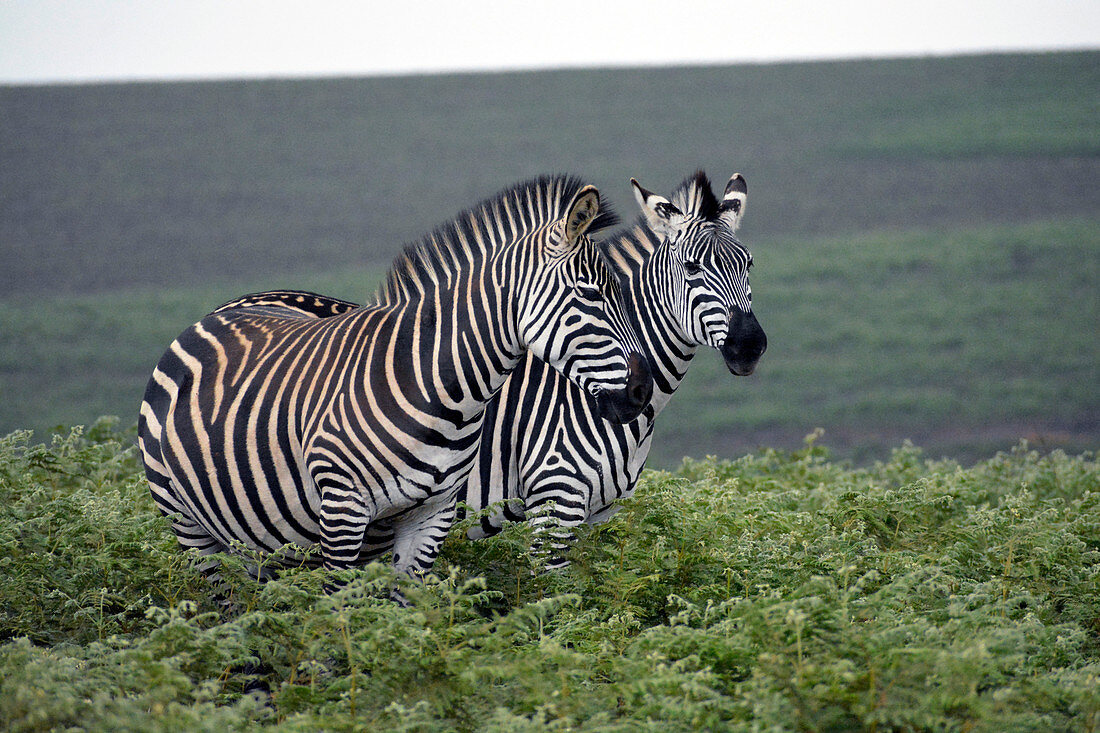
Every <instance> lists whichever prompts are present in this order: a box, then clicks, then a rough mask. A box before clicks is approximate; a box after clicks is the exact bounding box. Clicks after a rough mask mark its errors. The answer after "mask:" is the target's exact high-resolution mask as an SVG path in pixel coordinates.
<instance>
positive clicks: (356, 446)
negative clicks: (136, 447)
mask: <svg viewBox="0 0 1100 733" xmlns="http://www.w3.org/2000/svg"><path fill="white" fill-rule="evenodd" d="M600 209H601V202H600V200H599V194H598V192H596V190H595V189H594V188H593V187H591V186H582V185H581V184H580V182H579V181H577V180H576V179H573V178H569V177H552V178H550V177H547V178H541V179H538V180H535V181H530V182H527V183H524V184H520V185H518V186H515V187H513V188H510V189H508V190H505V191H503V192H502V193H501V194H499V195H498V196H496V197H494V198H492V199H489V200H487V201H485V202H483V203H482V204H480V205H478V206H476V207H474V208H472V209H470V210H468V211H466V212H464V213H463V214H461V215H460V216H459V217H457V218H456V219H454V220H453V221H452V222H450V223H449V224H447V225H445V226H443V227H440V228H438V229H437V230H436V231H434V232H433V233H432V234H430V235H428V236H427V237H425V238H424V239H423V240H422V241H420V242H419V243H417V244H415V245H413V246H411V247H409V248H408V249H407V250H406V251H405V253H404V254H403V255H402V256H401V257H399V258H398V260H397V261H396V262H395V263H394V266H393V268H392V269H391V271H390V274H389V276H388V278H387V280H386V283H385V285H384V286H383V297H382V298H381V299H380V302H379V303H375V304H371V305H366V306H362V307H350V305H351V304H346V303H345V304H344V305H341V301H334V300H332V299H325V298H322V297H321V296H312V295H309V297H306V296H307V294H302V293H286V292H284V293H281V294H279V293H277V294H274V295H272V296H271V297H270V298H267V299H266V300H265V298H264V297H263V296H262V295H261V296H259V297H256V296H247V297H246V298H244V299H238V300H237V301H234V302H231V303H228V304H226V305H225V306H223V307H222V308H219V309H217V310H216V311H215V312H213V313H211V314H210V315H208V316H207V317H205V318H203V319H202V320H201V321H200V322H198V323H196V324H194V325H192V326H191V327H189V328H188V329H186V330H185V331H184V332H183V333H182V334H181V335H180V336H179V337H178V338H177V339H176V340H175V341H174V342H173V343H172V344H171V346H170V347H169V348H168V350H167V351H166V352H165V354H164V356H163V357H161V359H160V362H159V363H158V364H157V366H156V368H155V369H154V372H153V376H152V378H151V379H150V381H149V384H148V387H147V389H146V393H145V399H144V401H143V403H142V406H141V412H140V417H139V426H138V427H139V444H140V447H141V451H142V457H143V461H144V464H145V470H146V476H147V478H148V480H149V484H150V489H151V491H152V494H153V498H154V500H155V501H156V503H157V505H158V507H159V508H160V509H161V510H162V511H163V512H165V513H166V514H169V515H171V516H172V521H173V526H174V529H175V532H176V534H177V537H178V538H179V541H180V543H181V544H182V545H183V546H184V547H193V548H196V549H198V550H199V551H200V552H202V553H207V554H208V553H213V552H217V551H222V550H226V549H229V548H230V547H231V545H233V544H234V543H242V544H243V545H244V546H245V547H247V548H250V549H252V550H258V551H262V552H276V551H279V550H280V548H285V547H286V546H288V545H289V546H294V547H309V546H313V545H320V556H321V559H322V560H323V562H324V564H325V566H327V567H329V568H343V567H348V566H352V565H354V564H356V563H358V562H361V561H362V560H363V559H364V554H363V552H362V545H363V538H364V535H365V533H366V532H367V530H368V527H370V526H372V525H379V526H383V527H385V531H386V532H392V533H393V546H394V564H395V566H396V567H397V568H398V569H399V570H402V571H406V572H412V573H417V572H422V571H424V570H426V569H428V568H430V567H431V565H432V563H433V561H434V558H435V555H436V553H437V552H438V549H439V545H440V543H441V542H442V540H443V538H444V536H445V535H446V533H447V530H448V529H449V527H450V524H451V522H452V520H453V517H454V514H455V501H456V498H457V494H458V492H459V490H460V488H461V487H462V486H463V484H464V480H465V478H466V475H467V474H468V472H469V470H470V468H471V467H472V465H473V464H474V460H475V458H476V455H477V446H478V440H479V437H480V435H481V426H482V420H483V416H484V410H485V404H486V402H487V401H488V400H489V399H490V398H491V397H492V396H493V395H494V394H495V393H496V392H497V390H498V389H499V388H500V386H501V384H502V383H503V382H504V379H505V377H506V376H507V374H508V372H509V371H510V370H511V369H512V368H514V367H515V365H516V364H517V363H519V361H520V359H521V357H522V356H523V354H524V353H525V350H527V349H530V350H531V352H532V353H534V354H537V355H538V356H539V357H540V358H542V359H546V360H547V361H548V362H549V363H550V364H552V365H553V367H554V368H556V369H560V370H561V371H562V372H563V373H564V374H566V375H567V377H568V378H569V379H570V380H572V382H573V383H575V384H577V385H578V388H580V389H582V390H583V391H584V393H585V394H587V395H588V396H589V397H591V398H592V404H593V406H594V408H593V409H597V410H598V411H599V412H600V413H601V414H602V415H604V416H606V417H608V418H611V419H614V420H618V421H627V420H631V419H633V418H635V417H636V416H637V415H638V414H639V413H640V411H641V410H642V408H643V407H644V406H645V405H646V404H647V403H648V401H649V397H650V393H651V385H652V382H651V379H650V377H649V373H648V368H647V366H646V362H645V360H644V358H642V357H641V356H640V355H639V353H638V351H639V345H638V340H637V336H636V335H635V334H634V331H633V328H632V327H631V325H630V322H629V320H628V318H627V317H626V316H625V315H624V310H623V309H624V306H623V302H622V295H621V292H620V290H619V287H618V285H617V283H616V282H615V280H614V278H612V277H611V276H610V275H609V272H608V269H607V267H606V265H605V262H604V255H603V254H602V253H601V252H600V251H599V250H598V249H597V247H596V246H595V245H593V243H592V242H591V241H590V240H589V239H588V236H587V232H589V231H595V230H597V229H599V228H600V227H602V226H606V225H607V223H608V219H607V217H606V216H605V215H602V214H600ZM299 295H301V296H303V299H302V300H296V298H297V297H298V296H299ZM310 298H314V300H311V299H310ZM345 306H347V307H345ZM322 316H324V317H322ZM284 551H285V550H284ZM291 552H293V551H291Z"/></svg>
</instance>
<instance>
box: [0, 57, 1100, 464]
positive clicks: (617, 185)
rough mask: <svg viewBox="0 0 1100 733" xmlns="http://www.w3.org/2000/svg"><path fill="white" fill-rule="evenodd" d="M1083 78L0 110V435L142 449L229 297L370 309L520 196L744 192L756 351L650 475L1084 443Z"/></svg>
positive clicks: (890, 65)
mask: <svg viewBox="0 0 1100 733" xmlns="http://www.w3.org/2000/svg"><path fill="white" fill-rule="evenodd" d="M1098 88H1100V53H1097V52H1088V53H1057V54H1037V55H990V56H976V57H963V58H927V59H898V60H889V61H859V62H843V63H815V64H776V65H750V66H737V67H713V68H672V69H636V70H598V71H592V70H588V71H585V70H569V71H555V72H539V73H513V74H463V75H443V76H430V77H406V78H380V79H333V80H304V81H266V82H226V83H187V84H127V85H104V86H85V87H79V86H78V87H35V88H16V87H7V88H0V190H3V192H4V193H3V195H0V433H6V432H9V431H11V430H16V429H23V428H30V429H34V430H35V431H36V433H37V435H38V439H42V440H46V439H48V437H49V435H48V431H49V430H50V429H51V428H53V427H54V426H56V425H58V424H64V425H72V424H84V423H88V422H89V421H92V420H94V419H95V418H96V417H97V416H99V415H103V414H114V415H118V416H120V417H121V419H122V421H123V423H124V424H125V423H129V422H131V421H133V420H135V419H136V417H135V415H136V411H137V405H138V403H139V401H140V398H141V392H142V390H143V388H144V384H145V381H146V379H147V378H148V374H149V371H150V369H151V367H152V365H153V364H154V363H155V362H156V360H157V358H158V357H159V355H160V353H161V352H162V351H163V349H164V348H165V347H166V346H167V344H168V342H169V341H170V340H171V339H172V338H173V337H174V336H175V335H176V334H177V333H179V332H180V331H181V330H182V329H183V328H184V327H186V326H187V325H189V324H190V323H191V322H192V321H193V320H194V319H195V318H197V317H198V316H200V315H202V314H203V313H205V312H207V311H208V310H209V309H210V308H212V307H214V306H216V305H218V304H220V303H221V302H223V301H225V300H227V299H229V298H231V297H235V296H237V295H240V294H242V293H244V292H247V291H250V290H258V289H267V288H270V287H300V288H303V287H304V288H311V289H315V290H319V291H321V292H326V293H330V294H332V295H336V296H340V297H344V298H349V299H352V300H363V299H365V298H366V297H368V295H369V294H370V292H371V291H372V290H373V286H374V283H375V282H377V280H378V278H379V276H380V273H381V272H382V271H383V270H384V268H385V267H386V266H387V265H388V263H389V261H390V260H391V259H392V257H393V256H394V255H395V254H396V253H397V252H398V250H399V248H400V246H401V244H402V243H404V242H406V241H409V240H412V239H414V238H417V237H419V236H420V235H421V234H423V233H425V232H427V231H428V230H429V229H430V228H431V227H432V226H434V225H435V224H437V223H438V222H440V221H441V220H442V219H444V218H447V217H449V216H451V215H453V214H454V213H456V212H457V211H459V210H461V209H462V208H463V207H465V206H468V205H470V204H472V203H474V202H475V201H477V200H479V199H480V198H482V197H484V196H487V195H490V194H492V193H493V192H494V191H496V190H498V189H500V188H501V187H503V186H505V185H507V184H509V183H512V182H514V181H517V180H520V179H522V178H525V177H527V176H530V175H533V174H537V173H545V172H552V171H562V170H565V171H573V172H577V173H579V174H581V175H583V176H584V177H585V178H587V179H589V180H591V181H592V182H593V183H595V184H596V185H598V186H599V187H600V189H601V191H602V192H604V193H605V194H607V196H608V197H609V198H610V199H611V200H612V201H613V202H615V203H616V204H617V209H618V210H619V212H620V213H621V214H623V215H624V216H625V217H627V218H630V217H633V212H634V204H633V201H632V198H631V195H630V193H629V187H628V185H627V181H628V180H629V178H630V177H631V176H634V177H637V178H638V179H639V180H640V181H641V182H642V183H644V184H645V185H646V186H647V187H649V188H652V189H654V190H658V191H663V192H666V193H667V192H669V191H670V190H671V189H672V188H673V187H674V186H675V185H676V184H677V183H678V182H679V181H680V180H682V179H683V178H684V177H685V176H686V175H688V174H690V173H691V172H692V171H693V170H694V169H695V168H696V167H703V168H705V169H706V170H707V171H708V172H709V173H710V175H711V177H712V178H713V179H714V180H716V181H718V185H720V184H721V181H724V180H725V178H726V176H728V175H730V174H731V173H733V172H734V171H740V172H742V173H744V174H745V176H746V177H747V179H748V180H749V183H750V187H751V200H750V202H749V206H748V216H747V218H746V221H745V225H744V227H743V228H742V230H741V236H742V239H743V241H744V242H745V243H746V245H747V246H749V247H750V248H751V249H752V250H753V253H754V255H755V259H756V263H757V267H756V269H755V271H754V275H753V290H754V297H755V307H756V310H757V312H758V315H759V317H760V320H761V322H762V324H763V326H764V328H765V329H766V330H767V332H768V335H769V338H770V348H769V351H768V353H767V354H766V355H765V356H764V359H763V361H762V362H761V364H760V368H759V371H758V372H757V374H756V375H755V376H754V377H752V378H751V379H747V380H745V379H733V378H731V377H730V376H729V375H728V374H726V373H724V371H723V370H722V367H721V364H720V363H719V360H718V359H716V358H714V355H712V354H701V355H700V357H699V359H698V360H697V363H696V365H695V367H694V369H693V372H692V374H690V375H689V376H688V379H687V383H686V385H685V386H684V388H683V390H682V392H681V394H680V395H678V397H677V399H676V400H675V401H674V402H673V404H672V406H671V408H670V409H669V411H668V412H667V413H666V414H665V415H663V416H662V419H661V422H659V423H658V426H657V431H658V432H657V436H656V440H655V441H654V452H653V455H652V457H651V465H652V466H654V467H659V468H671V467H673V466H675V465H677V463H678V462H679V460H680V458H681V457H682V456H684V455H696V456H698V455H701V454H705V453H714V454H718V455H727V456H732V455H736V454H737V453H738V452H740V451H746V450H751V449H753V448H755V447H758V446H761V445H764V446H776V447H786V448H793V447H796V446H797V445H798V441H799V440H800V439H801V437H802V436H803V435H804V434H805V433H806V432H808V431H810V430H812V429H813V428H815V427H817V426H822V427H824V428H825V429H826V431H827V435H828V436H829V441H830V444H831V445H832V446H833V448H834V450H836V451H837V452H838V454H839V455H841V456H843V457H846V458H849V457H850V458H855V459H857V460H859V461H867V460H873V459H884V458H886V456H887V455H888V452H889V449H890V447H891V446H895V445H898V444H899V443H900V442H901V441H903V440H905V439H907V438H908V439H912V440H913V441H914V442H916V443H917V444H919V445H922V446H923V447H924V448H925V449H926V450H928V451H929V453H930V454H933V455H935V456H941V455H947V456H951V457H953V458H957V459H959V460H962V461H973V460H977V459H979V458H981V457H985V456H988V455H990V454H991V453H992V452H993V451H995V450H999V449H1005V448H1008V447H1010V446H1011V445H1013V444H1015V443H1016V442H1017V441H1018V440H1019V439H1020V438H1028V439H1030V440H1031V441H1032V442H1033V443H1034V444H1036V445H1040V446H1041V447H1043V448H1046V449H1050V448H1056V447H1062V448H1064V449H1066V450H1067V451H1069V452H1074V453H1075V452H1080V451H1082V450H1090V449H1095V448H1096V447H1097V446H1098V440H1100V420H1098V418H1097V415H1100V398H1098V397H1097V393H1096V390H1095V389H1093V388H1092V385H1095V384H1098V383H1100V340H1098V339H1097V335H1096V323H1098V322H1100V302H1098V300H1097V298H1096V297H1095V292H1096V286H1097V283H1100V272H1098V268H1100V264H1098V261H1100V258H1098V257H1097V253H1098V252H1100V185H1097V181H1100V145H1098V143H1097V141H1098V140H1100V115H1097V114H1096V89H1098Z"/></svg>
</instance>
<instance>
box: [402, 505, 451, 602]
mask: <svg viewBox="0 0 1100 733" xmlns="http://www.w3.org/2000/svg"><path fill="white" fill-rule="evenodd" d="M455 513H456V505H455V502H454V501H449V502H444V503H443V504H442V505H441V504H440V503H431V504H422V505H420V506H418V507H416V508H415V509H412V510H410V511H408V512H406V513H405V514H403V515H402V516H401V518H400V519H399V520H398V521H396V522H394V525H393V531H394V541H393V567H394V570H396V571H397V572H399V573H404V574H406V575H409V576H410V577H413V578H419V577H420V576H422V575H424V573H427V572H428V571H429V570H431V569H432V566H433V565H434V564H435V558H436V556H437V555H439V549H440V548H441V547H442V546H443V540H445V539H446V538H447V533H448V532H449V531H450V529H451V524H452V523H454V519H455ZM391 597H392V598H393V599H394V600H395V601H397V602H398V603H400V604H401V605H407V603H406V602H405V599H404V597H403V596H402V595H401V592H400V591H398V590H396V589H395V590H394V592H393V593H392V594H391Z"/></svg>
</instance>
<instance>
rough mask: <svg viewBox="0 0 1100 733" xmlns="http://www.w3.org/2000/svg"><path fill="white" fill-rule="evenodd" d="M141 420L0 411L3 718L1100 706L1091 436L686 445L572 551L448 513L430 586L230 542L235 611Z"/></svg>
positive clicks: (1040, 726) (854, 723) (400, 717)
mask: <svg viewBox="0 0 1100 733" xmlns="http://www.w3.org/2000/svg"><path fill="white" fill-rule="evenodd" d="M131 440H132V435H119V434H116V433H114V432H113V430H112V429H111V428H110V426H109V425H106V424H100V425H97V426H96V427H95V428H94V429H93V430H92V431H91V432H90V433H89V435H88V436H87V437H81V436H79V435H72V436H68V437H66V438H64V439H59V440H57V441H55V442H54V444H53V445H52V446H50V447H46V446H37V447H34V446H28V445H27V443H26V435H25V434H24V435H18V436H10V437H8V438H6V439H3V440H0V547H3V553H0V558H2V559H0V567H2V572H3V574H4V578H5V581H4V582H3V583H0V728H3V729H4V730H11V731H38V730H50V729H61V728H68V727H69V726H80V727H82V728H85V729H92V730H142V731H161V730H164V731H172V730H210V731H214V730H217V731H225V730H255V729H260V728H263V729H270V730H279V731H312V730H332V731H341V730H361V729H363V728H369V729H385V730H404V731H436V730H457V731H471V730H491V731H544V730H593V731H596V730H598V731H625V730H661V731H679V730H683V731H689V730H717V729H728V730H745V731H748V730H804V731H837V730H869V731H874V730H906V731H934V730H935V731H938V730H971V731H1004V730H1043V731H1095V730H1097V729H1098V727H1100V542H1098V540H1100V493H1098V492H1097V491H1096V487H1097V486H1098V485H1100V464H1098V463H1097V461H1096V458H1095V456H1094V455H1082V456H1078V457H1071V456H1067V455H1065V454H1063V453H1061V452H1055V453H1053V454H1050V455H1046V456H1043V455H1041V454H1039V453H1037V452H1033V451H1030V450H1028V449H1027V448H1026V447H1024V446H1020V447H1018V448H1017V449H1015V450H1013V451H1012V452H1010V453H1003V454H999V455H997V456H995V457H993V458H990V459H987V460H984V461H981V462H980V463H978V464H977V465H976V466H974V467H972V468H969V469H963V468H961V467H959V466H958V465H957V464H953V463H942V462H928V461H925V460H923V459H922V457H921V455H920V452H919V451H917V450H916V449H914V448H912V447H904V448H901V449H899V450H897V451H895V452H894V454H893V455H892V457H891V458H890V459H889V460H888V461H887V462H885V463H877V464H875V465H873V466H870V467H868V468H865V469H858V470H855V469H851V468H846V467H844V466H843V465H840V464H838V463H835V462H833V461H831V460H830V459H829V456H828V453H827V452H826V451H825V449H823V448H821V447H820V446H818V445H817V444H815V443H814V442H813V440H812V439H811V440H809V441H808V442H807V444H806V445H805V446H804V447H803V448H802V449H800V450H798V451H796V452H794V453H786V452H777V451H774V450H766V451H761V452H759V453H755V454H753V455H749V456H745V457H743V458H740V459H738V460H736V461H715V460H707V461H690V462H688V463H686V464H685V465H684V466H682V467H681V468H680V470H679V471H678V472H677V473H660V472H647V473H646V474H645V475H644V476H643V479H642V481H641V484H640V487H639V490H638V493H637V496H636V498H634V499H632V500H631V501H630V502H628V503H627V505H626V507H625V508H624V510H623V511H622V512H620V513H619V514H618V515H617V516H616V517H615V518H614V519H613V520H612V521H611V522H610V523H609V524H607V525H604V526H603V527H601V528H598V529H597V530H595V531H592V532H590V533H588V534H587V535H586V536H584V537H583V538H582V540H581V542H580V543H579V545H578V546H577V547H576V548H575V551H574V553H573V559H574V563H573V565H572V566H571V567H570V568H568V569H567V570H565V571H564V572H562V573H560V574H554V575H549V576H548V575H538V576H533V575H532V573H531V569H532V568H531V565H530V559H531V558H530V553H529V551H528V549H527V548H528V542H529V539H530V537H529V535H528V534H526V529H525V528H519V527H514V528H512V529H510V530H508V531H506V532H505V533H504V534H502V535H500V536H498V537H495V538H492V539H490V540H486V541H482V542H477V543H473V542H468V541H465V540H461V539H459V538H458V537H459V536H460V534H459V533H455V534H454V535H453V536H452V538H451V539H450V540H449V541H448V543H447V545H446V547H445V550H444V554H443V557H442V558H441V560H440V562H439V563H438V565H437V570H438V577H437V578H433V579H431V580H429V582H427V583H426V584H425V585H424V586H423V587H420V588H417V587H409V588H408V589H407V590H406V593H407V595H408V596H409V597H410V599H412V602H413V604H412V607H411V608H407V609H403V608H399V607H397V606H396V605H395V604H393V603H391V602H390V601H389V600H388V599H387V595H388V589H389V587H390V584H391V583H392V582H393V579H392V577H391V576H390V575H389V574H388V573H387V571H386V570H385V569H384V568H382V567H378V566H371V567H369V568H367V569H366V570H365V571H362V572H356V573H351V574H349V575H348V580H349V584H348V585H347V587H346V588H345V589H344V590H342V591H341V592H339V593H337V594H335V595H332V596H325V595H323V594H322V593H320V588H321V584H322V582H323V581H324V577H323V573H321V572H320V571H301V570H295V571H291V572H287V573H285V574H284V575H283V576H282V577H281V578H280V579H279V580H278V581H275V582H271V583H268V584H266V585H264V586H257V585H256V584H254V583H252V582H250V581H249V580H247V578H246V577H243V576H242V575H240V574H239V572H236V571H235V572H232V573H231V574H230V576H229V577H230V579H231V582H232V585H233V588H234V594H235V599H236V601H237V603H238V606H239V612H238V613H237V614H236V615H233V616H224V617H223V616H220V615H219V614H218V612H217V611H216V610H215V609H214V608H213V607H212V605H211V603H210V601H209V598H208V596H209V593H208V590H207V588H206V586H205V585H204V583H203V581H202V580H201V579H200V578H198V577H197V575H196V573H195V571H194V569H193V565H192V562H191V559H190V558H188V557H186V556H184V555H182V554H181V553H179V552H178V551H177V550H176V549H175V547H174V546H173V545H174V540H173V539H172V538H171V535H170V532H169V531H168V529H167V524H166V522H165V521H164V520H163V519H162V518H160V517H158V516H156V514H155V511H154V510H153V508H152V504H151V502H149V501H148V499H147V495H146V494H147V489H146V488H145V486H144V485H143V484H144V482H143V481H142V479H141V478H140V476H139V473H138V468H137V463H136V457H135V451H134V449H133V448H131V447H123V446H124V445H128V444H129V443H130V441H131ZM235 567H239V564H238V565H235ZM257 659H259V660H261V661H262V662H263V663H264V664H266V665H267V668H266V671H265V672H264V673H263V679H264V681H266V682H267V683H268V685H269V686H270V689H271V693H272V695H271V698H270V699H269V700H267V701H266V703H267V704H259V703H257V702H256V701H255V700H254V699H253V698H251V697H250V696H248V695H245V694H242V693H243V689H244V685H245V683H246V682H247V681H248V678H247V677H246V676H245V675H244V673H243V672H242V665H243V664H244V663H245V662H247V661H249V660H253V661H255V660H257Z"/></svg>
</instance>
